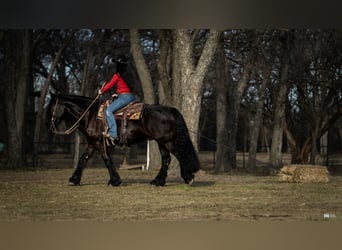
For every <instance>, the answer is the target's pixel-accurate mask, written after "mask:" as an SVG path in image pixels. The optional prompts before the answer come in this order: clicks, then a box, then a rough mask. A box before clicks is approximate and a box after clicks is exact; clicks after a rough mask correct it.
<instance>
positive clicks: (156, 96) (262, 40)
mask: <svg viewBox="0 0 342 250" xmlns="http://www.w3.org/2000/svg"><path fill="white" fill-rule="evenodd" d="M118 55H125V56H126V57H128V58H129V62H130V67H131V69H132V72H133V78H134V85H135V86H134V92H135V94H136V95H137V96H139V97H140V98H141V100H143V101H144V102H146V103H160V104H165V105H170V106H174V107H176V108H178V109H179V110H180V112H181V113H182V114H183V115H184V118H185V120H186V122H187V125H188V128H189V131H190V134H191V138H192V140H193V142H194V145H195V147H196V149H197V150H199V151H200V150H207V149H208V148H207V147H208V146H207V145H206V144H205V143H204V141H206V140H207V141H208V140H209V141H211V142H213V143H212V144H211V145H210V146H209V149H210V150H214V151H216V154H215V157H216V159H215V167H216V168H215V171H216V172H221V171H230V170H232V169H234V168H236V165H237V162H236V153H237V152H238V151H241V150H243V149H244V148H245V149H247V151H248V152H249V154H248V164H247V167H248V168H249V169H251V170H253V169H255V168H256V154H257V152H267V153H268V155H269V157H268V158H269V159H268V164H269V166H270V167H271V168H278V167H280V166H282V164H283V163H282V153H284V152H290V153H291V162H292V163H300V164H302V163H303V164H304V163H311V164H315V163H316V160H317V156H320V155H321V156H322V155H325V154H327V153H328V152H333V153H339V154H340V153H341V152H342V126H341V124H342V119H341V115H342V31H339V30H319V29H289V30H285V29H265V30H257V29H230V30H205V29H203V30H202V29H174V30H168V29H162V30H136V29H131V30H128V29H126V30H122V29H79V30H72V29H59V30H39V29H37V30H35V29H33V30H32V29H25V30H0V118H1V124H0V140H1V141H3V142H4V143H5V151H4V152H3V153H2V155H1V158H2V162H3V164H2V166H6V167H9V168H18V167H20V168H22V167H25V166H29V165H30V164H29V162H30V161H29V160H28V158H30V157H31V156H32V155H37V154H39V153H40V152H42V151H44V150H45V151H49V149H46V148H45V149H44V147H45V146H46V145H53V144H56V143H60V145H63V144H61V143H65V145H67V146H66V147H68V145H69V144H68V142H71V141H75V136H69V137H60V136H59V137H58V136H52V134H51V133H49V132H48V130H47V128H46V126H45V119H44V115H45V112H44V111H45V107H46V105H47V103H48V101H49V91H53V92H56V91H58V92H60V93H64V94H66V93H70V94H79V95H85V96H89V97H95V96H96V93H97V90H98V89H99V88H100V86H101V85H102V84H103V82H105V81H108V80H109V79H110V77H111V75H112V73H113V72H112V61H111V60H112V59H113V58H116V57H117V56H118ZM77 140H78V141H79V140H80V139H79V135H78V134H77V133H76V141H77ZM44 145H45V146H44ZM152 150H153V149H152Z"/></svg>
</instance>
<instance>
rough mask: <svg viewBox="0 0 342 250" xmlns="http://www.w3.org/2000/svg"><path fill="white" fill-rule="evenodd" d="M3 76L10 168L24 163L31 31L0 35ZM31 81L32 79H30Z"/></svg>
mask: <svg viewBox="0 0 342 250" xmlns="http://www.w3.org/2000/svg"><path fill="white" fill-rule="evenodd" d="M3 41H4V58H5V62H4V71H5V72H6V73H5V74H4V77H5V84H6V95H5V106H6V109H5V112H6V118H7V119H6V121H7V129H8V133H7V144H8V147H7V148H8V161H7V166H8V167H10V168H17V167H23V166H25V165H26V163H25V150H24V140H23V138H24V130H25V115H24V114H25V106H26V105H25V104H26V103H25V102H26V100H27V96H28V91H27V90H28V86H29V85H30V84H32V83H31V82H30V74H31V58H32V44H33V33H32V30H18V31H13V30H9V31H6V32H5V33H4V39H3ZM31 79H32V78H31Z"/></svg>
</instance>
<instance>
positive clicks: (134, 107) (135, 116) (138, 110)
mask: <svg viewBox="0 0 342 250" xmlns="http://www.w3.org/2000/svg"><path fill="white" fill-rule="evenodd" d="M143 109H144V103H142V102H137V101H134V102H131V103H129V104H128V105H127V106H125V107H123V108H121V109H119V110H118V111H116V112H115V113H114V115H115V118H116V119H123V118H126V119H128V120H139V119H141V116H142V111H143Z"/></svg>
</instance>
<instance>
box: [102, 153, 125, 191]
mask: <svg viewBox="0 0 342 250" xmlns="http://www.w3.org/2000/svg"><path fill="white" fill-rule="evenodd" d="M102 158H103V161H104V163H105V164H106V167H107V169H108V173H109V177H110V178H109V181H108V185H112V186H119V185H120V184H121V179H120V176H119V173H118V172H117V171H116V169H115V167H114V164H113V161H112V158H111V157H110V155H109V154H108V155H107V154H105V153H103V154H102Z"/></svg>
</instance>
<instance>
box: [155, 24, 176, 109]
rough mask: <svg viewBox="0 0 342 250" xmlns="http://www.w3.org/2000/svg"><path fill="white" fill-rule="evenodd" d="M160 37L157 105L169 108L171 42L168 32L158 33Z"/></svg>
mask: <svg viewBox="0 0 342 250" xmlns="http://www.w3.org/2000/svg"><path fill="white" fill-rule="evenodd" d="M159 37H160V56H159V60H158V63H157V67H158V73H159V78H160V80H159V85H158V97H159V103H160V104H164V105H168V106H171V105H172V92H171V90H172V88H171V77H170V70H171V67H170V65H171V53H172V41H171V34H170V31H169V30H161V31H159Z"/></svg>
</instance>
